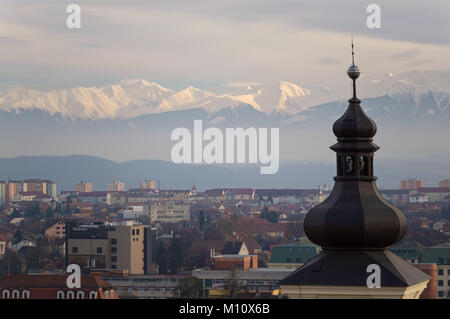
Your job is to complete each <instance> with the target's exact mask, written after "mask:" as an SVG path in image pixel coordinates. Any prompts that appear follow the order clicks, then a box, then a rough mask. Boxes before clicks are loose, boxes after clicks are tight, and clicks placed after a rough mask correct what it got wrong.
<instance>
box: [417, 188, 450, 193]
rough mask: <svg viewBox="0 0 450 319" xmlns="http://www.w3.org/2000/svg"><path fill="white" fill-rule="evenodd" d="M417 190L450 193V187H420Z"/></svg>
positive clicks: (420, 191)
mask: <svg viewBox="0 0 450 319" xmlns="http://www.w3.org/2000/svg"><path fill="white" fill-rule="evenodd" d="M417 191H418V192H419V193H450V187H422V188H418V189H417Z"/></svg>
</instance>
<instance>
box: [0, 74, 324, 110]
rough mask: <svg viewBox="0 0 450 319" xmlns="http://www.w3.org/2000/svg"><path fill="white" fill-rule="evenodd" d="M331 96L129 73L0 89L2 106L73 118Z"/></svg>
mask: <svg viewBox="0 0 450 319" xmlns="http://www.w3.org/2000/svg"><path fill="white" fill-rule="evenodd" d="M331 98H332V97H331V95H329V94H327V92H326V90H318V91H317V92H312V91H311V90H309V89H305V88H302V87H300V86H298V85H296V84H293V83H289V82H285V81H281V82H279V83H277V84H276V85H267V86H264V87H251V86H245V87H242V88H238V89H234V90H233V91H231V92H229V93H226V94H215V93H212V92H208V91H205V90H201V89H198V88H195V87H193V86H188V87H187V88H185V89H183V90H181V91H173V90H171V89H168V88H165V87H162V86H161V85H159V84H157V83H153V82H149V81H146V80H142V79H134V80H130V79H126V80H122V81H121V82H119V83H118V84H115V85H108V86H103V87H100V88H97V87H77V88H73V89H69V90H51V91H47V92H45V91H38V90H30V89H24V88H12V89H9V90H7V91H5V92H1V93H0V109H1V110H6V111H10V112H17V111H19V112H20V111H22V110H30V109H40V110H42V111H45V112H47V113H49V114H51V115H53V114H60V115H61V116H63V117H69V118H90V119H102V118H122V119H124V118H132V117H136V116H139V115H144V114H153V113H162V112H167V111H177V110H185V109H192V108H202V109H204V110H206V111H208V112H216V111H218V110H220V109H222V108H224V107H230V106H231V107H233V106H239V105H243V104H249V105H251V106H253V107H254V108H255V109H256V110H258V111H261V112H264V113H267V114H270V113H272V112H274V111H275V112H277V111H278V112H282V113H288V114H292V113H297V112H300V111H302V110H304V109H306V108H308V107H310V106H312V105H317V104H320V103H323V102H326V101H330V100H331Z"/></svg>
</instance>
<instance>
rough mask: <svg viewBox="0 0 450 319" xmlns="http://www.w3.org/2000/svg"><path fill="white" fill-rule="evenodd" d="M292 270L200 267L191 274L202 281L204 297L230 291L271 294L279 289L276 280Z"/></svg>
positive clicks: (224, 294) (227, 293) (219, 295)
mask: <svg viewBox="0 0 450 319" xmlns="http://www.w3.org/2000/svg"><path fill="white" fill-rule="evenodd" d="M293 271H295V269H294V268H249V269H247V270H215V269H210V268H200V269H195V270H193V271H192V276H193V277H196V278H198V279H200V280H201V281H202V283H203V295H204V296H205V297H223V296H226V295H229V294H231V293H232V292H235V293H245V294H252V295H266V296H271V295H272V294H274V292H276V291H277V290H278V289H279V284H278V282H279V281H280V280H281V279H283V278H285V277H286V276H287V275H289V274H290V273H292V272H293Z"/></svg>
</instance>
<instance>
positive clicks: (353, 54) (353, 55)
mask: <svg viewBox="0 0 450 319" xmlns="http://www.w3.org/2000/svg"><path fill="white" fill-rule="evenodd" d="M352 65H355V51H354V49H353V34H352Z"/></svg>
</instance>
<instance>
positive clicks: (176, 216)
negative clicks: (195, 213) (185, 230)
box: [150, 203, 191, 223]
mask: <svg viewBox="0 0 450 319" xmlns="http://www.w3.org/2000/svg"><path fill="white" fill-rule="evenodd" d="M190 218H191V214H190V205H189V204H172V203H169V204H165V203H156V204H153V205H152V206H151V208H150V219H151V222H152V223H155V222H181V221H188V220H190Z"/></svg>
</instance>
